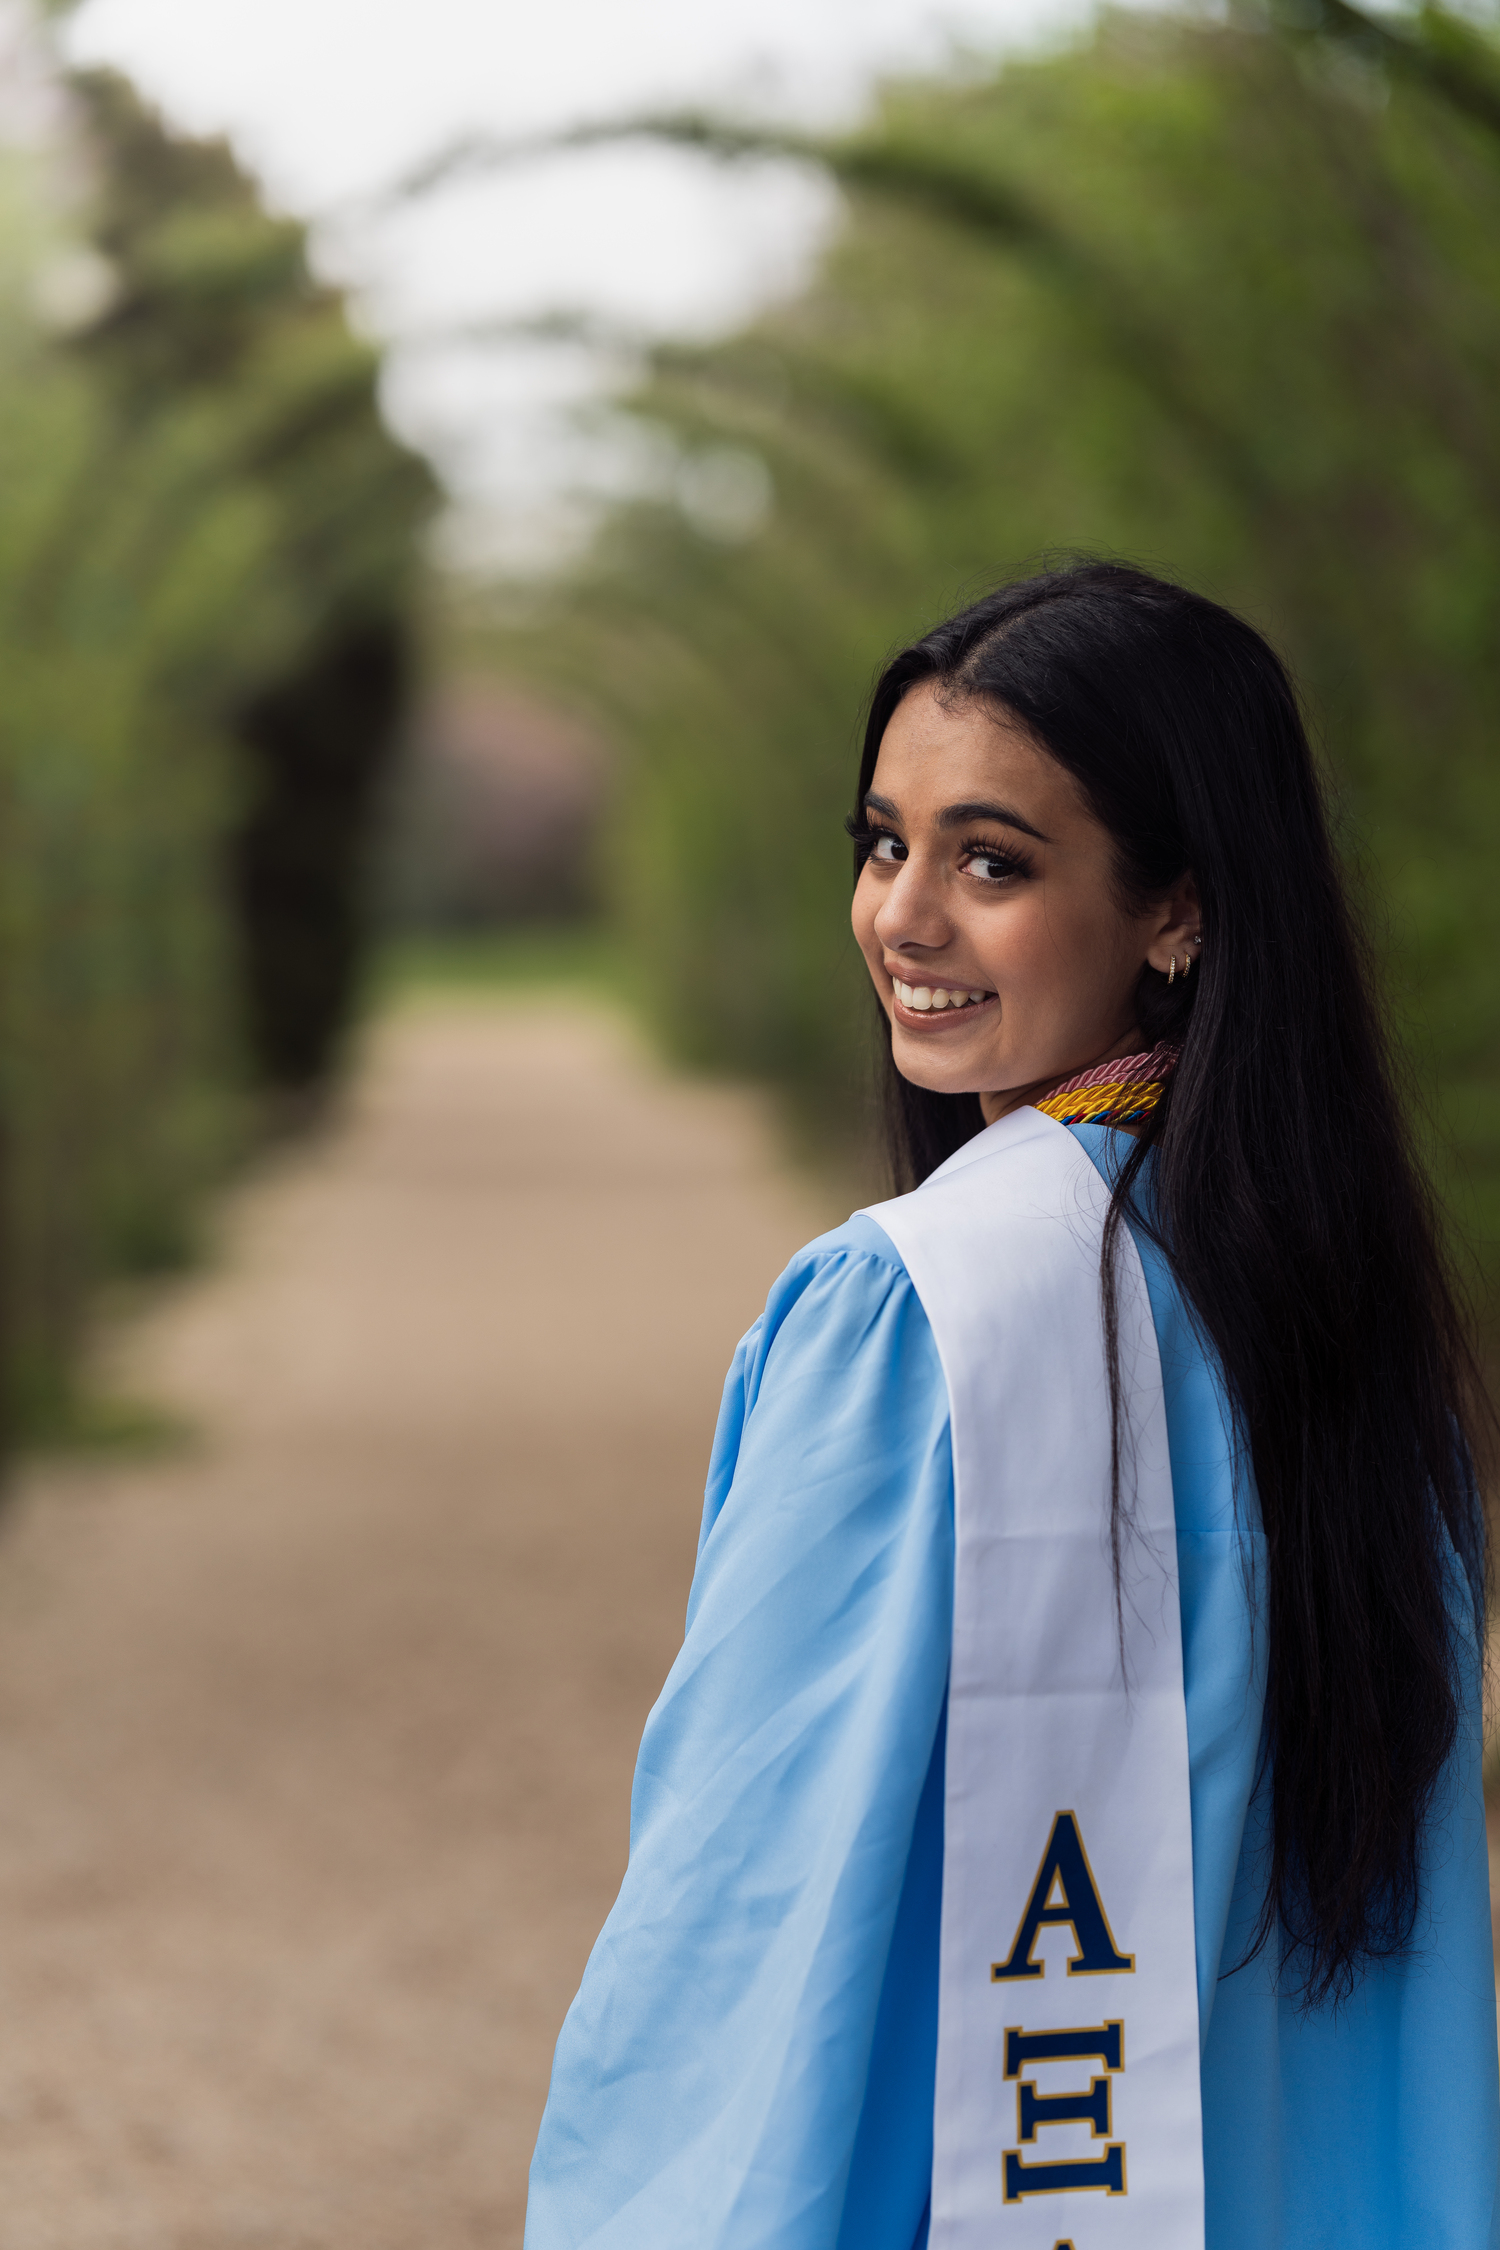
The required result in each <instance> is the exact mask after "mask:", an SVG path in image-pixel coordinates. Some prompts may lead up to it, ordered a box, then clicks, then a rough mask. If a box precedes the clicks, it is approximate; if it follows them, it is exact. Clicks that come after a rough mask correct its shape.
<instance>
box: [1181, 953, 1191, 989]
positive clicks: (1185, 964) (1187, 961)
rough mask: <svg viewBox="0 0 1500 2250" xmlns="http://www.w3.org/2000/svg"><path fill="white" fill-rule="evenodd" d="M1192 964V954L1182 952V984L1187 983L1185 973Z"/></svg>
mask: <svg viewBox="0 0 1500 2250" xmlns="http://www.w3.org/2000/svg"><path fill="white" fill-rule="evenodd" d="M1192 965H1193V956H1192V955H1191V953H1184V955H1183V956H1182V981H1183V983H1184V984H1186V983H1187V973H1188V970H1189V969H1190V968H1191V967H1192Z"/></svg>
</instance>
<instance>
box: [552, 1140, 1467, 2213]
mask: <svg viewBox="0 0 1500 2250" xmlns="http://www.w3.org/2000/svg"><path fill="white" fill-rule="evenodd" d="M1073 1130H1074V1131H1075V1133H1076V1135H1077V1138H1078V1139H1079V1140H1080V1141H1081V1142H1082V1143H1083V1145H1084V1147H1085V1148H1086V1149H1087V1150H1088V1151H1089V1154H1090V1155H1091V1156H1092V1157H1093V1159H1094V1161H1095V1163H1096V1164H1097V1165H1098V1166H1099V1169H1100V1170H1101V1171H1103V1172H1105V1174H1106V1176H1108V1164H1109V1155H1110V1152H1111V1150H1112V1149H1117V1148H1118V1142H1117V1141H1116V1140H1115V1137H1114V1135H1113V1134H1112V1133H1110V1132H1109V1131H1108V1129H1107V1128H1104V1127H1099V1126H1079V1127H1075V1128H1073ZM1137 1239H1138V1246H1139V1248H1140V1251H1141V1255H1142V1260H1143V1263H1144V1265H1145V1270H1146V1279H1147V1285H1148V1288H1149V1291H1150V1296H1151V1308H1152V1313H1153V1317H1154V1320H1155V1325H1156V1333H1157V1340H1158V1344H1159V1347H1160V1352H1161V1362H1162V1374H1163V1380H1164V1386H1165V1394H1166V1410H1167V1427H1168V1438H1169V1443H1170V1449H1171V1462H1172V1484H1173V1495H1174V1502H1175V1508H1176V1517H1177V1552H1178V1565H1179V1572H1180V1584H1181V1599H1182V1629H1183V1669H1184V1681H1185V1690H1186V1698H1187V1732H1188V1750H1189V1759H1190V1768H1191V1797H1192V1826H1193V1898H1194V1913H1195V1922H1196V1942H1197V1966H1198V1996H1199V2013H1200V2023H1201V2027H1202V2035H1203V2140H1204V2172H1205V2189H1206V2211H1207V2226H1206V2238H1207V2250H1492V2246H1500V2198H1497V2184H1500V2073H1497V2064H1496V2026H1495V1987H1494V1971H1493V1963H1492V1957H1491V1940H1490V1919H1489V1891H1488V1861H1487V1854H1486V1846H1485V1833H1484V1810H1483V1802H1482V1796H1481V1788H1480V1750H1481V1741H1480V1713H1479V1701H1478V1661H1477V1651H1476V1650H1475V1648H1474V1642H1473V1635H1472V1627H1470V1628H1469V1631H1470V1642H1469V1646H1470V1650H1471V1654H1472V1656H1473V1661H1472V1663H1471V1666H1470V1694H1469V1700H1468V1703H1467V1706H1466V1709H1465V1712H1464V1716H1463V1724H1462V1729H1461V1734H1460V1739H1459V1742H1458V1745H1457V1748H1456V1750H1455V1752H1454V1755H1453V1758H1452V1761H1451V1763H1450V1766H1449V1769H1448V1772H1447V1774H1446V1776H1445V1779H1444V1782H1443V1785H1442V1788H1441V1790H1440V1793H1439V1797H1438V1801H1437V1803H1436V1805H1435V1806H1434V1810H1433V1814H1432V1820H1431V1826H1430V1831H1429V1836H1428V1843H1427V1849H1426V1855H1425V1867H1424V1903H1423V1910H1422V1916H1421V1922H1420V1926H1419V1929H1418V1933H1417V1942H1416V1947H1415V1949H1414V1951H1413V1952H1412V1953H1411V1954H1410V1955H1409V1956H1408V1957H1407V1958H1406V1959H1404V1960H1402V1961H1400V1962H1398V1963H1394V1964H1391V1965H1387V1966H1381V1967H1377V1968H1375V1969H1373V1970H1371V1971H1370V1972H1369V1973H1368V1974H1367V1975H1366V1976H1365V1978H1364V1979H1363V1981H1362V1983H1361V1984H1360V1986H1359V1988H1358V1989H1357V1991H1356V1993H1355V1995H1354V1997H1353V1999H1352V2000H1351V2001H1349V2002H1348V2003H1347V2004H1346V2005H1345V2006H1344V2007H1343V2008H1341V2009H1339V2010H1338V2011H1337V2012H1333V2011H1328V2010H1323V2011H1319V2012H1315V2013H1307V2012H1305V2011H1303V2010H1301V2009H1300V2008H1299V2007H1298V2005H1297V2002H1296V2001H1295V1999H1293V1998H1291V1997H1288V1996H1285V1995H1283V1994H1281V1993H1279V1992H1278V1990H1277V1980H1276V1960H1275V1957H1274V1949H1273V1948H1267V1949H1266V1950H1264V1951H1263V1952H1262V1953H1261V1954H1260V1955H1258V1956H1257V1957H1256V1958H1255V1959H1254V1960H1251V1961H1249V1962H1248V1963H1247V1962H1245V1958H1244V1957H1245V1954H1246V1952H1247V1949H1248V1944H1249V1939H1250V1933H1251V1931H1252V1930H1253V1927H1254V1923H1255V1919H1256V1914H1257V1911H1258V1907H1259V1903H1260V1897H1261V1891H1262V1873H1261V1871H1262V1866H1263V1853H1264V1848H1265V1838H1266V1810H1267V1808H1266V1803H1265V1795H1264V1791H1263V1790H1262V1789H1258V1788H1257V1778H1258V1774H1259V1767H1260V1756H1259V1753H1260V1742H1261V1724H1262V1699H1263V1664H1264V1652H1265V1633H1264V1624H1263V1620H1262V1619H1261V1618H1260V1617H1259V1616H1258V1614H1257V1610H1256V1602H1255V1595H1254V1591H1253V1589H1254V1587H1255V1584H1256V1565H1257V1560H1258V1543H1259V1531H1258V1518H1257V1510H1256V1505H1255V1499H1254V1493H1253V1489H1252V1488H1251V1487H1250V1485H1249V1483H1248V1479H1247V1477H1246V1474H1245V1471H1244V1468H1243V1466H1242V1465H1240V1466H1238V1467H1237V1464H1236V1458H1235V1449H1234V1446H1233V1443H1232V1438H1231V1434H1230V1424H1229V1416H1228V1412H1227V1408H1226V1405H1225V1401H1224V1396H1223V1390H1222V1385H1221V1382H1220V1380H1219V1378H1218V1376H1217V1373H1216V1371H1215V1369H1214V1367H1213V1365H1212V1364H1211V1362H1210V1360H1209V1359H1208V1357H1207V1356H1206V1355H1205V1353H1204V1351H1203V1348H1202V1346H1201V1344H1200V1343H1199V1341H1198V1339H1197V1337H1196V1335H1195V1333H1194V1330H1193V1326H1192V1323H1191V1321H1190V1319H1189V1318H1188V1315H1187V1313H1186V1310H1185V1308H1184V1305H1183V1301H1182V1298H1181V1295H1180V1293H1179V1291H1178V1289H1177V1287H1176V1285H1175V1283H1174V1281H1173V1280H1172V1277H1171V1274H1170V1272H1169V1270H1168V1269H1167V1267H1166V1265H1165V1263H1164V1261H1163V1260H1162V1258H1161V1257H1160V1255H1159V1253H1157V1252H1156V1251H1155V1250H1154V1248H1153V1247H1152V1245H1151V1244H1150V1243H1149V1242H1147V1241H1145V1240H1144V1239H1142V1238H1140V1237H1138V1238H1137ZM1237 1476H1238V1478H1239V1486H1238V1500H1239V1504H1238V1507H1237V1506H1236V1478H1237ZM952 1584H953V1473H952V1463H951V1457H950V1451H949V1434H948V1400H947V1392H946V1388H945V1384H944V1379H943V1374H942V1369H941V1367H940V1365H939V1362H938V1356H937V1351H936V1348H935V1346H934V1343H933V1339H932V1333H931V1330H930V1329H929V1327H928V1324H927V1319H926V1315H925V1314H924V1312H923V1310H922V1306H921V1303H920V1301H919V1300H918V1298H917V1295H916V1292H915V1290H914V1288H913V1286H912V1283H911V1280H910V1278H909V1276H908V1275H907V1272H906V1269H905V1267H904V1266H903V1264H902V1262H901V1260H900V1258H899V1256H898V1255H897V1253H896V1250H895V1248H894V1246H893V1245H892V1243H891V1241H890V1239H889V1237H888V1236H887V1235H886V1234H884V1233H883V1231H882V1230H881V1229H880V1228H879V1227H878V1226H876V1225H875V1224H874V1222H873V1221H871V1220H869V1219H865V1218H855V1219H851V1220H850V1221H849V1222H848V1223H847V1224H846V1225H845V1226H842V1227H840V1228H838V1229H836V1231H835V1232H833V1233H832V1234H827V1235H824V1236H823V1237H821V1239H820V1240H818V1241H816V1242H813V1243H811V1244H809V1246H808V1247H807V1249H805V1250H804V1251H802V1252H801V1253H800V1254H799V1255H798V1256H797V1257H796V1258H794V1259H793V1260H792V1263H791V1264H790V1266H788V1268H787V1270H786V1272H785V1273H784V1274H783V1275H782V1276H781V1278H780V1280H779V1281H778V1282H777V1283H776V1286H775V1287H774V1289H773V1290H772V1291H771V1295H770V1299H769V1301H768V1303H767V1305H766V1310H765V1312H764V1314H763V1315H762V1317H761V1319H759V1320H758V1321H757V1322H756V1324H755V1326H754V1327H753V1328H752V1329H751V1330H750V1332H749V1334H748V1335H747V1336H746V1337H745V1340H744V1342H743V1343H742V1344H741V1345H740V1348H739V1350H738V1352H737V1353H736V1355H735V1359H734V1364H733V1366H732V1367H731V1369H730V1373H729V1378H728V1381H727V1383H726V1385H725V1389H724V1403H723V1408H722V1411H721V1413H720V1417H719V1427H718V1432H717V1436H716V1438H715V1441H714V1450H713V1457H712V1462H711V1466H710V1471H709V1479H708V1490H707V1496H706V1500H705V1506H704V1515H703V1533H702V1539H701V1542H700V1546H699V1556H698V1568H697V1573H696V1575H695V1578H694V1581H693V1589H692V1595H691V1598H690V1601H689V1605H688V1620H687V1634H686V1638H685V1641H684V1643H683V1648H682V1652H681V1654H680V1656H679V1657H678V1659H677V1662H676V1663H675V1664H674V1665H673V1667H672V1671H671V1674H670V1676H669V1678H668V1680H667V1683H666V1686H665V1687H664V1689H663V1690H662V1694H661V1697H660V1700H659V1701H658V1703H657V1705H656V1707H655V1709H654V1710H653V1712H652V1713H651V1717H650V1719H649V1721H648V1722H647V1726H646V1732H645V1737H644V1740H643V1741H642V1744H641V1754H640V1762H639V1764H638V1766H637V1769H636V1778H635V1791H634V1796H633V1800H632V1806H631V1850H630V1866H629V1870H628V1872H627V1874H626V1877H625V1881H624V1884H623V1886H622V1888H621V1891H620V1896H619V1899H618V1901H617V1903H616V1905H615V1907H614V1910H613V1912H612V1913H611V1915H610V1917H609V1920H608V1921H607V1922H606V1924H605V1926H604V1929H603V1932H602V1933H601V1935H600V1938H599V1941H598V1943H597V1945H596V1946H595V1948H594V1951H593V1954H592V1956H591V1957H590V1960H589V1964H588V1968H587V1970H586V1972H585V1975H584V1979H583V1984H582V1988H581V1989H580V1991H579V1994H578V1997H577V1999H576V2000H575V2001H574V2003H573V2006H572V2008H571V2009H570V2011H569V2013H568V2017H567V2021H566V2022H565V2024H564V2026H563V2030H562V2035H561V2037H560V2039H559V2041H558V2046H557V2056H556V2061H555V2063H554V2066H553V2074H552V2086H551V2092H550V2095H549V2098H548V2102H547V2108H546V2113H545V2115H544V2117H543V2120H542V2127H541V2132H540V2135H539V2138H538V2141H537V2148H536V2155H535V2158H534V2161H533V2164H532V2171H531V2197H530V2203H529V2206H528V2213H527V2225H526V2250H920V2246H921V2245H922V2244H924V2243H925V2241H926V2238H927V2199H928V2184H929V2176H930V2173H931V2166H932V2102H933V2080H934V2072H935V2067H936V2055H937V1991H938V1928H939V1900H940V1895H941V1878H942V1853H943V1786H942V1771H943V1721H944V1707H945V1696H946V1689H947V1675H948V1656H949V1641H950V1628H951V1611H952ZM1458 1606H1459V1608H1460V1610H1462V1609H1464V1607H1465V1605H1464V1604H1463V1602H1462V1601H1460V1603H1459V1605H1458Z"/></svg>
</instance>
